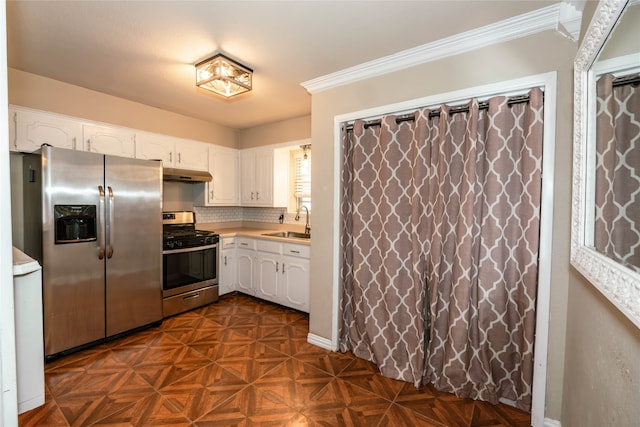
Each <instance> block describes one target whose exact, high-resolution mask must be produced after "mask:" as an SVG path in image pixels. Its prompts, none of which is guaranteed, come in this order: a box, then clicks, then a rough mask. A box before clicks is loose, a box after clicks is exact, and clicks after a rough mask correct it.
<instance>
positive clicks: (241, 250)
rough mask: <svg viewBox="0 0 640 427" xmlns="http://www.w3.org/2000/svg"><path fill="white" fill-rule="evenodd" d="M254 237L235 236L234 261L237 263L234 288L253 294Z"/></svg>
mask: <svg viewBox="0 0 640 427" xmlns="http://www.w3.org/2000/svg"><path fill="white" fill-rule="evenodd" d="M255 258H256V251H255V239H249V238H246V237H238V238H236V263H237V265H238V270H237V272H238V280H237V282H236V288H237V290H238V291H240V292H243V293H245V294H249V295H254V294H255V292H254V287H253V282H254V276H255V263H256V261H255Z"/></svg>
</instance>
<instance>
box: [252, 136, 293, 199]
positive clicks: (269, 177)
mask: <svg viewBox="0 0 640 427" xmlns="http://www.w3.org/2000/svg"><path fill="white" fill-rule="evenodd" d="M240 188H241V190H240V201H241V203H242V205H243V206H272V207H285V206H287V205H288V191H289V156H288V154H286V155H282V154H281V153H280V152H279V150H274V149H273V148H255V149H247V150H242V151H241V152H240Z"/></svg>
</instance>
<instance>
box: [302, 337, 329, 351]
mask: <svg viewBox="0 0 640 427" xmlns="http://www.w3.org/2000/svg"><path fill="white" fill-rule="evenodd" d="M307 342H308V343H309V344H313V345H317V346H318V347H322V348H324V349H325V350H331V351H333V348H332V346H331V340H330V339H327V338H324V337H321V336H319V335H316V334H312V333H309V334H308V335H307Z"/></svg>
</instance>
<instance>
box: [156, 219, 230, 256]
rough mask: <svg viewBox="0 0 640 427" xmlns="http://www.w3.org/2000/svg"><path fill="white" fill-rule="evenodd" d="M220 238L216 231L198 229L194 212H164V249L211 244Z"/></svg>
mask: <svg viewBox="0 0 640 427" xmlns="http://www.w3.org/2000/svg"><path fill="white" fill-rule="evenodd" d="M219 240H220V236H219V235H218V233H216V232H214V231H207V230H197V229H196V227H195V213H194V212H188V211H187V212H163V213H162V248H163V250H172V249H185V248H193V247H198V246H209V245H213V244H215V243H218V242H219Z"/></svg>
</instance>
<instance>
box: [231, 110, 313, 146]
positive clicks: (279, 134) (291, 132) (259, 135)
mask: <svg viewBox="0 0 640 427" xmlns="http://www.w3.org/2000/svg"><path fill="white" fill-rule="evenodd" d="M310 137H311V116H302V117H296V118H293V119H288V120H283V121H280V122H274V123H269V124H266V125H261V126H254V127H252V128H247V129H242V130H240V131H239V132H238V148H252V147H258V146H260V145H270V144H280V143H283V142H289V141H299V140H301V139H307V138H310Z"/></svg>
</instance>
